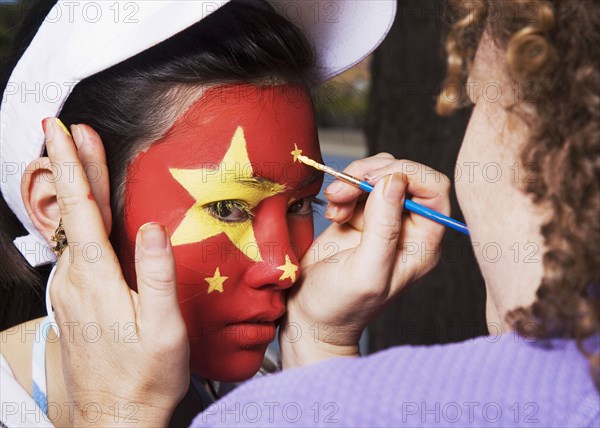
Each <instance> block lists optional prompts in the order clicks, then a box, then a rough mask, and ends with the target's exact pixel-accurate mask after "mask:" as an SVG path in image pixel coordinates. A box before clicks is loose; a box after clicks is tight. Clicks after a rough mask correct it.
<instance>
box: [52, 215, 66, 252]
mask: <svg viewBox="0 0 600 428" xmlns="http://www.w3.org/2000/svg"><path fill="white" fill-rule="evenodd" d="M50 240H51V241H52V242H56V245H55V246H54V247H52V248H51V249H52V251H53V252H54V254H56V257H60V256H61V255H62V253H63V251H65V248H67V246H68V245H69V243H68V242H67V234H66V233H65V228H64V227H63V223H62V218H61V219H60V221H59V222H58V227H57V228H56V232H54V235H52V236H51V237H50Z"/></svg>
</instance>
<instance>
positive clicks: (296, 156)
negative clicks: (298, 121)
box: [290, 144, 302, 162]
mask: <svg viewBox="0 0 600 428" xmlns="http://www.w3.org/2000/svg"><path fill="white" fill-rule="evenodd" d="M290 154H291V155H292V156H293V157H294V162H296V161H297V160H298V156H300V155H301V154H302V150H300V149H299V148H298V146H297V145H295V144H294V150H292V151H291V152H290Z"/></svg>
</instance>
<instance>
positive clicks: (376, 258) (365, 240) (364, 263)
mask: <svg viewBox="0 0 600 428" xmlns="http://www.w3.org/2000/svg"><path fill="white" fill-rule="evenodd" d="M407 185H408V180H407V177H406V175H404V174H402V173H395V174H391V175H387V176H385V177H384V178H383V179H382V180H379V181H378V182H377V183H376V184H375V188H374V189H373V191H372V192H371V194H370V195H369V197H368V198H367V202H366V205H365V210H364V225H363V231H362V235H361V241H360V245H359V246H358V247H357V249H356V253H355V254H356V257H357V260H360V266H361V269H364V272H365V273H367V274H368V278H369V281H370V282H372V283H375V284H377V283H380V284H384V283H387V282H388V281H387V280H388V277H389V275H390V272H391V270H392V268H393V265H394V260H395V256H396V252H397V245H398V239H399V237H400V232H401V225H402V211H403V208H404V199H405V196H406V188H407ZM365 267H367V268H366V269H365Z"/></svg>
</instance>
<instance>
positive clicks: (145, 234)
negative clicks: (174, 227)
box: [140, 223, 168, 250]
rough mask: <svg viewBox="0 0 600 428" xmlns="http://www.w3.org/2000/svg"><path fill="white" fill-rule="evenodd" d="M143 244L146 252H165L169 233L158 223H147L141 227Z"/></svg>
mask: <svg viewBox="0 0 600 428" xmlns="http://www.w3.org/2000/svg"><path fill="white" fill-rule="evenodd" d="M140 234H141V238H142V239H141V241H142V242H141V244H142V247H143V248H144V249H146V250H164V249H166V248H167V243H168V240H167V233H166V230H165V228H164V227H162V226H161V225H160V224H158V223H146V224H145V225H143V226H142V227H140Z"/></svg>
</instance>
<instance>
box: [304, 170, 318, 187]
mask: <svg viewBox="0 0 600 428" xmlns="http://www.w3.org/2000/svg"><path fill="white" fill-rule="evenodd" d="M323 175H325V173H324V172H323V171H317V170H314V171H312V172H311V174H310V175H309V176H308V177H306V178H305V179H304V180H302V181H301V182H300V183H299V184H298V187H307V186H310V185H311V184H313V183H315V182H317V181H319V180H322V179H323Z"/></svg>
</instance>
